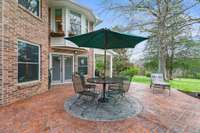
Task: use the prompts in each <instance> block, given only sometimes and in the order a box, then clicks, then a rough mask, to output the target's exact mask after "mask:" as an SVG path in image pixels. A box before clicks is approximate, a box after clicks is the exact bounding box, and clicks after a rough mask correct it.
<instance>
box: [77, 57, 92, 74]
mask: <svg viewBox="0 0 200 133" xmlns="http://www.w3.org/2000/svg"><path fill="white" fill-rule="evenodd" d="M79 57H86V58H87V74H86V75H88V67H89V66H88V55H78V56H77V67H78V68H79V64H78V59H79ZM78 71H79V70H78Z"/></svg>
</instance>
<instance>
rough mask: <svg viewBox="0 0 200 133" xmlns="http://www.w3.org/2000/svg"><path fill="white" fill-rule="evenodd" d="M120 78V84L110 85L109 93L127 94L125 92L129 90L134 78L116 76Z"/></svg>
mask: <svg viewBox="0 0 200 133" xmlns="http://www.w3.org/2000/svg"><path fill="white" fill-rule="evenodd" d="M116 79H117V80H119V83H118V84H113V85H109V87H108V95H110V96H112V95H117V94H120V95H121V96H125V93H127V92H128V91H129V88H130V83H131V79H132V78H127V77H120V78H116Z"/></svg>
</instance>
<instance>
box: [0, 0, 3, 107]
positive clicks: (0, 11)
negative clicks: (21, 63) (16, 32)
mask: <svg viewBox="0 0 200 133" xmlns="http://www.w3.org/2000/svg"><path fill="white" fill-rule="evenodd" d="M2 46H3V43H2V0H1V1H0V105H1V104H2Z"/></svg>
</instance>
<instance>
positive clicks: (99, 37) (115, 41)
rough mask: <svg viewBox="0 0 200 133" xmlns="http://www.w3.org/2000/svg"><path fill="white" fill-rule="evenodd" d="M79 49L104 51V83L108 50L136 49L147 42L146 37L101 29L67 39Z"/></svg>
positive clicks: (103, 99)
mask: <svg viewBox="0 0 200 133" xmlns="http://www.w3.org/2000/svg"><path fill="white" fill-rule="evenodd" d="M65 39H67V40H69V41H72V42H73V43H75V44H76V45H78V46H79V47H89V48H99V49H104V50H105V52H104V81H106V50H107V49H117V48H134V47H135V46H136V45H137V44H138V43H140V42H142V41H144V40H146V39H147V38H145V37H139V36H133V35H128V34H123V33H118V32H114V31H111V30H109V29H100V30H97V31H93V32H89V33H86V34H82V35H78V36H73V37H66V38H65ZM105 90H106V85H105V83H104V84H103V98H102V99H101V100H100V101H101V102H106V101H107V100H106V96H105Z"/></svg>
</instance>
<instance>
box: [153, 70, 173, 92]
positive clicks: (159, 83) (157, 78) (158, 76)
mask: <svg viewBox="0 0 200 133" xmlns="http://www.w3.org/2000/svg"><path fill="white" fill-rule="evenodd" d="M150 88H153V94H154V89H155V88H162V89H168V90H169V96H170V94H171V88H170V84H169V83H167V82H165V80H164V77H163V74H162V73H153V74H151V84H150Z"/></svg>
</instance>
